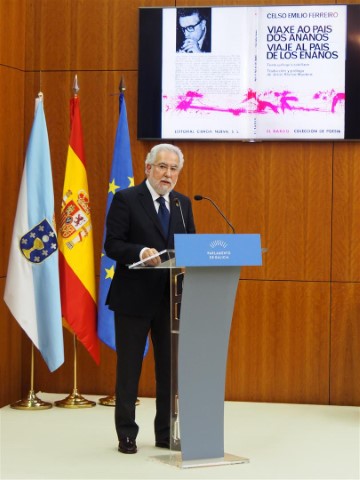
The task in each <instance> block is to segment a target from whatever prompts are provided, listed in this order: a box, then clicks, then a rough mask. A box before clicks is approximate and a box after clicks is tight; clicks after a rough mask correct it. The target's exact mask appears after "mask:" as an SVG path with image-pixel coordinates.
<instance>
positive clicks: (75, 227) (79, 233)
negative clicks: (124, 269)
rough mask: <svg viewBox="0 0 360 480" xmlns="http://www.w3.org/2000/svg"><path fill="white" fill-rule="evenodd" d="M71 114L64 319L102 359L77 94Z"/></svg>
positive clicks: (63, 233)
mask: <svg viewBox="0 0 360 480" xmlns="http://www.w3.org/2000/svg"><path fill="white" fill-rule="evenodd" d="M70 117H71V132H70V142H69V148H68V155H67V162H66V170H65V180H64V189H63V198H62V206H61V220H60V230H59V235H58V243H59V253H60V254H59V261H60V289H61V309H62V316H63V319H64V321H65V323H67V324H68V326H69V327H70V328H71V329H72V330H73V332H74V333H75V335H76V337H77V339H78V340H79V341H80V342H81V343H82V344H83V345H84V346H85V348H86V349H87V350H88V351H89V353H90V355H92V357H93V358H94V360H95V361H96V362H97V363H99V361H100V345H99V339H98V336H97V325H96V321H97V320H96V319H97V310H96V287H95V268H94V248H93V232H92V226H91V215H90V201H89V189H88V182H87V175H86V162H85V155H84V145H83V135H82V127H81V118H80V99H79V98H78V97H77V96H75V97H74V98H72V99H71V100H70Z"/></svg>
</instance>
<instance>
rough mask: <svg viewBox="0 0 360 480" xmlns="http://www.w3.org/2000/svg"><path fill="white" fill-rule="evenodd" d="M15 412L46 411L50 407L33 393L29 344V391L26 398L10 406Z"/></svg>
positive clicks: (32, 352) (32, 361)
mask: <svg viewBox="0 0 360 480" xmlns="http://www.w3.org/2000/svg"><path fill="white" fill-rule="evenodd" d="M10 407H11V408H15V409H16V410H47V409H49V408H51V407H52V404H51V403H49V402H43V401H42V400H40V398H38V397H37V396H36V394H35V392H34V344H33V343H32V342H31V370H30V390H29V392H28V394H27V397H26V398H23V399H22V400H18V401H17V402H15V403H12V404H11V405H10Z"/></svg>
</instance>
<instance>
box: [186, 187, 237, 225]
mask: <svg viewBox="0 0 360 480" xmlns="http://www.w3.org/2000/svg"><path fill="white" fill-rule="evenodd" d="M194 200H197V201H199V200H209V202H210V203H211V204H212V205H213V206H214V207H215V208H216V210H217V211H218V212H219V213H220V215H221V216H222V217H223V219H224V220H225V222H226V223H227V224H228V225H229V227H230V228H231V230H232V233H235V228H234V227H233V226H232V225H231V223H230V222H229V220H228V219H227V218H226V217H225V215H224V214H223V212H222V211H221V210H220V208H219V207H218V206H217V205H216V203H215V202H214V201H213V200H211V198H209V197H203V196H202V195H195V196H194Z"/></svg>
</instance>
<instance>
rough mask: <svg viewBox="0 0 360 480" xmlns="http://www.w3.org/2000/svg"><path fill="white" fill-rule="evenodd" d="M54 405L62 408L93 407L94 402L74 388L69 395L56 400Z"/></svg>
mask: <svg viewBox="0 0 360 480" xmlns="http://www.w3.org/2000/svg"><path fill="white" fill-rule="evenodd" d="M55 405H56V406H57V407H62V408H90V407H95V405H96V403H95V402H93V401H92V400H87V399H86V398H84V397H83V396H82V395H81V394H80V393H79V392H78V390H77V389H76V388H74V390H73V391H72V393H71V394H70V395H69V396H67V397H66V398H64V399H63V400H57V401H56V402H55Z"/></svg>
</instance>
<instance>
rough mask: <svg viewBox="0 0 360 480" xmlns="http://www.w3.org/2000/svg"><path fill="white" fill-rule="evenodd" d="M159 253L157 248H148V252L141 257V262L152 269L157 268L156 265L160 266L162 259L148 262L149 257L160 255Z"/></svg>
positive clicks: (144, 252)
mask: <svg viewBox="0 0 360 480" xmlns="http://www.w3.org/2000/svg"><path fill="white" fill-rule="evenodd" d="M158 253H159V252H158V251H157V250H156V249H155V248H147V249H146V250H144V251H143V253H142V255H141V260H142V261H143V262H144V263H145V264H146V265H149V266H151V267H156V265H160V263H161V260H160V257H155V258H152V259H150V260H146V259H147V258H149V257H152V256H153V255H156V254H158Z"/></svg>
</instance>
